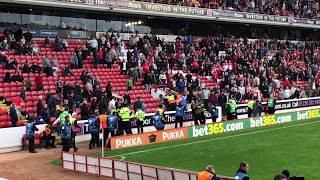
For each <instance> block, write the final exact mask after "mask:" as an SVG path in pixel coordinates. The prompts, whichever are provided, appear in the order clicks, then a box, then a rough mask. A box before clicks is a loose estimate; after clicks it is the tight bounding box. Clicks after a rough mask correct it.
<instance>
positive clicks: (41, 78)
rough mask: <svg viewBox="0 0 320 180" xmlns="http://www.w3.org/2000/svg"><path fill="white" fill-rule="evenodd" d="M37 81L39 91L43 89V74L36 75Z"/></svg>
mask: <svg viewBox="0 0 320 180" xmlns="http://www.w3.org/2000/svg"><path fill="white" fill-rule="evenodd" d="M35 83H36V88H37V91H41V90H43V77H42V76H41V75H38V76H36V77H35Z"/></svg>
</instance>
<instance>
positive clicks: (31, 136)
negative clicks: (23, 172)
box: [26, 117, 39, 153]
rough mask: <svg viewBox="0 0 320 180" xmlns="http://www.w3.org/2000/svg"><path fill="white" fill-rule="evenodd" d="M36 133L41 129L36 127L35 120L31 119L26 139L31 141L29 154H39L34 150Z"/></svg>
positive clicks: (27, 126) (27, 127)
mask: <svg viewBox="0 0 320 180" xmlns="http://www.w3.org/2000/svg"><path fill="white" fill-rule="evenodd" d="M35 131H39V129H38V128H37V127H36V123H35V122H34V119H33V118H30V117H29V120H28V123H27V125H26V137H27V139H28V140H29V153H37V151H35V148H34V134H35Z"/></svg>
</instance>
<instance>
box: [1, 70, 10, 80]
mask: <svg viewBox="0 0 320 180" xmlns="http://www.w3.org/2000/svg"><path fill="white" fill-rule="evenodd" d="M3 82H11V76H10V72H9V71H7V72H6V73H5V75H4V78H3Z"/></svg>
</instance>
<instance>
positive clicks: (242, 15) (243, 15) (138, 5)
mask: <svg viewBox="0 0 320 180" xmlns="http://www.w3.org/2000/svg"><path fill="white" fill-rule="evenodd" d="M50 1H57V2H65V3H69V4H84V5H88V6H93V7H106V8H110V7H112V8H125V9H137V10H144V11H152V12H163V13H171V14H186V15H196V16H207V17H218V18H219V17H221V18H232V19H243V20H253V21H256V22H257V21H259V22H269V23H270V22H271V23H272V22H279V23H287V24H293V23H294V24H305V25H316V26H318V25H320V20H318V19H307V18H296V17H289V16H278V15H267V14H258V13H248V12H236V11H226V10H218V9H207V8H197V7H188V6H179V5H166V4H158V3H148V2H137V1H126V0H50Z"/></svg>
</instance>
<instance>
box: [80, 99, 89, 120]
mask: <svg viewBox="0 0 320 180" xmlns="http://www.w3.org/2000/svg"><path fill="white" fill-rule="evenodd" d="M80 110H81V119H84V120H86V119H88V118H89V116H90V108H89V106H88V103H87V101H83V103H82V105H81V106H80Z"/></svg>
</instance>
